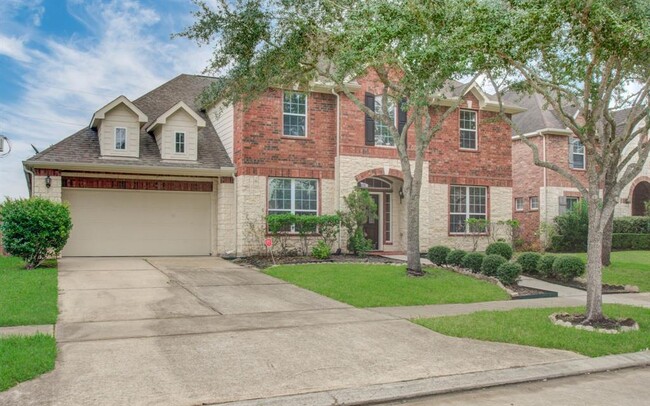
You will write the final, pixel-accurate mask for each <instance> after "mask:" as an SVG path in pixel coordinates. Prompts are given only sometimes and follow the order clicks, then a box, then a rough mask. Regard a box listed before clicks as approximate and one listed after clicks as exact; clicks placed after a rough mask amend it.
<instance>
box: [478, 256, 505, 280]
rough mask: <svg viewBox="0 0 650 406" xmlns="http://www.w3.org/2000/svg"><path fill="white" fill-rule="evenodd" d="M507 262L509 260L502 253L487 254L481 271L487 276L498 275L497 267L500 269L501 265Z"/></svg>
mask: <svg viewBox="0 0 650 406" xmlns="http://www.w3.org/2000/svg"><path fill="white" fill-rule="evenodd" d="M506 262H507V260H506V259H505V258H504V257H502V256H501V255H497V254H491V255H487V256H486V257H485V258H484V259H483V264H482V265H481V273H482V274H483V275H487V276H496V275H497V269H499V267H500V266H501V265H503V264H505V263H506Z"/></svg>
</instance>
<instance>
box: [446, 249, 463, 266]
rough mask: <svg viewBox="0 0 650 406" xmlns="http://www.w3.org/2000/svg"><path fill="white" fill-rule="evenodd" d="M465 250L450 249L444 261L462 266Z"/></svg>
mask: <svg viewBox="0 0 650 406" xmlns="http://www.w3.org/2000/svg"><path fill="white" fill-rule="evenodd" d="M465 255H467V252H465V251H463V250H451V251H449V254H448V255H447V258H446V261H447V263H448V264H449V265H456V266H463V258H465Z"/></svg>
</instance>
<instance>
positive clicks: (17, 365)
mask: <svg viewBox="0 0 650 406" xmlns="http://www.w3.org/2000/svg"><path fill="white" fill-rule="evenodd" d="M55 359H56V341H55V340H54V337H52V336H50V335H44V334H37V335H33V336H10V337H5V338H1V339H0V392H2V391H4V390H7V389H9V388H11V387H12V386H14V385H16V384H18V383H20V382H23V381H27V380H30V379H32V378H35V377H37V376H38V375H41V374H44V373H46V372H49V371H51V370H53V369H54V361H55Z"/></svg>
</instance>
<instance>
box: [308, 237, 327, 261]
mask: <svg viewBox="0 0 650 406" xmlns="http://www.w3.org/2000/svg"><path fill="white" fill-rule="evenodd" d="M331 255H332V249H331V248H330V246H329V245H327V244H326V243H325V241H318V243H316V245H314V247H313V248H312V249H311V256H312V257H314V258H316V259H327V258H329V257H330V256H331Z"/></svg>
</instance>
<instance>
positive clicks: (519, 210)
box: [515, 209, 524, 213]
mask: <svg viewBox="0 0 650 406" xmlns="http://www.w3.org/2000/svg"><path fill="white" fill-rule="evenodd" d="M523 212H524V209H515V213H523Z"/></svg>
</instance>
